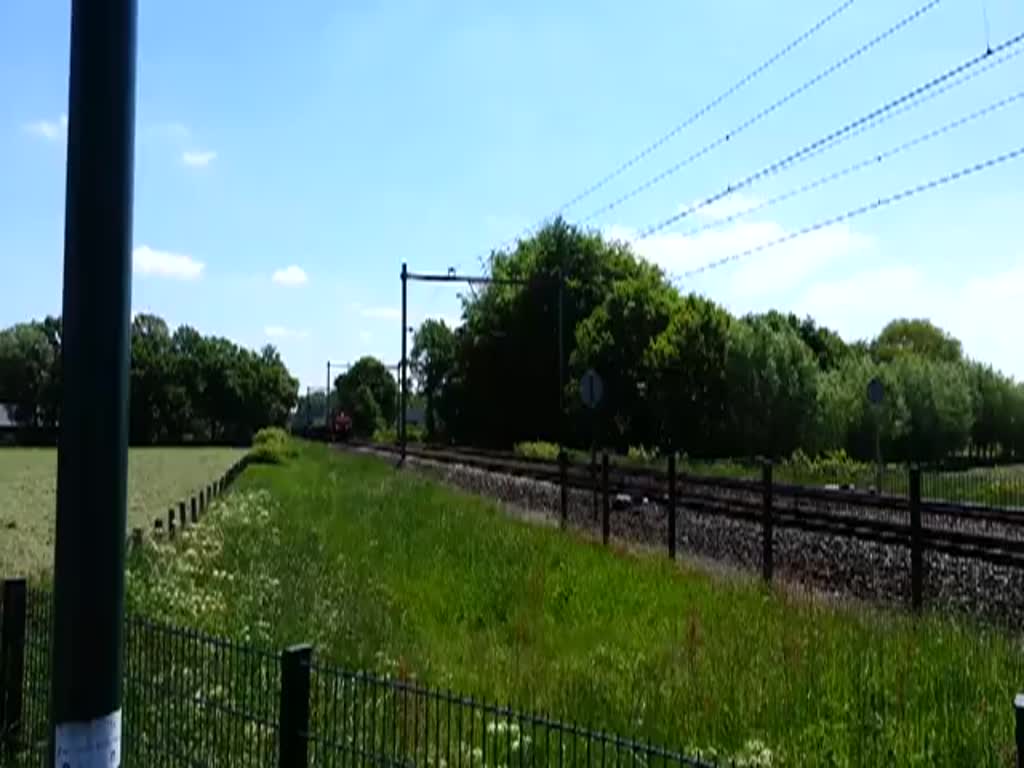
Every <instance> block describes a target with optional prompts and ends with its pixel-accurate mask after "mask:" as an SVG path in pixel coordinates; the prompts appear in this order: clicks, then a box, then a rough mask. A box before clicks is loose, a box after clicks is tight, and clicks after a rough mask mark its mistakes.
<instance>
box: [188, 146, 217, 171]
mask: <svg viewBox="0 0 1024 768" xmlns="http://www.w3.org/2000/svg"><path fill="white" fill-rule="evenodd" d="M216 159H217V153H216V152H212V151H210V150H203V151H199V150H194V149H190V150H185V151H184V152H182V153H181V161H182V162H183V163H184V164H185V165H187V166H188V167H189V168H205V167H206V166H208V165H209V164H210V163H212V162H213V161H214V160H216Z"/></svg>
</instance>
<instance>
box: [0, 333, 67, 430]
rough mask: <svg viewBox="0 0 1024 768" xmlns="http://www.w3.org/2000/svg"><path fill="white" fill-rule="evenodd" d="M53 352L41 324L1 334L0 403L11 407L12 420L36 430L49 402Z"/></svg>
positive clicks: (54, 359)
mask: <svg viewBox="0 0 1024 768" xmlns="http://www.w3.org/2000/svg"><path fill="white" fill-rule="evenodd" d="M58 359H59V351H55V350H54V347H53V346H52V345H51V343H50V340H49V338H48V337H47V334H46V330H45V329H44V327H43V326H42V325H41V324H40V323H34V322H33V323H20V324H18V325H15V326H13V327H11V328H8V329H6V330H4V331H0V403H6V404H8V405H10V406H13V407H12V416H13V417H14V419H15V420H16V421H17V422H18V423H20V424H24V425H26V426H32V427H37V426H40V425H41V424H42V423H43V420H44V417H45V416H46V413H45V411H46V409H45V408H44V404H45V403H46V402H47V401H48V399H50V398H52V385H53V379H52V377H53V375H54V371H55V370H56V366H57V364H58V363H57V360H58Z"/></svg>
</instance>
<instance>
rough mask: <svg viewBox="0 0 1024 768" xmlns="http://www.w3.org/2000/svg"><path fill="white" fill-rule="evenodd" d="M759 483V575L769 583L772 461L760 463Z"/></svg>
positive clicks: (772, 564) (772, 554)
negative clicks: (760, 487) (762, 504)
mask: <svg viewBox="0 0 1024 768" xmlns="http://www.w3.org/2000/svg"><path fill="white" fill-rule="evenodd" d="M761 485H762V493H763V495H764V499H763V501H764V512H763V515H762V518H761V528H762V530H761V536H762V543H763V548H762V551H761V576H762V578H763V579H764V580H765V581H766V582H768V583H771V580H772V574H773V573H774V571H775V548H774V540H773V539H774V533H775V521H774V519H773V509H772V507H773V500H772V495H773V491H772V485H773V483H772V463H771V461H765V462H764V464H762V465H761Z"/></svg>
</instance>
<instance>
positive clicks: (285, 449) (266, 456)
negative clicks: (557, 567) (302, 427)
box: [248, 427, 298, 464]
mask: <svg viewBox="0 0 1024 768" xmlns="http://www.w3.org/2000/svg"><path fill="white" fill-rule="evenodd" d="M297 455H298V451H297V450H296V449H295V445H294V443H292V439H291V438H290V437H289V436H288V433H287V432H285V431H284V430H283V429H281V428H280V427H267V428H266V429H261V430H260V431H259V432H257V433H256V435H255V436H254V437H253V439H252V449H250V451H249V455H248V458H249V461H250V462H253V463H254V464H284V463H285V461H287V460H288V459H289V458H292V457H294V456H297Z"/></svg>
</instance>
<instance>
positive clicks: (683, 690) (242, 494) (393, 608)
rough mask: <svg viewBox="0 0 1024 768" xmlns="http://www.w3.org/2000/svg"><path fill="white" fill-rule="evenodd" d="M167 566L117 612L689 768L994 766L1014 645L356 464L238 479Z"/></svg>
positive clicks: (158, 563)
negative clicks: (451, 692) (544, 724)
mask: <svg viewBox="0 0 1024 768" xmlns="http://www.w3.org/2000/svg"><path fill="white" fill-rule="evenodd" d="M173 546H174V550H175V551H171V550H170V548H168V547H151V548H149V549H148V550H146V551H145V552H144V553H140V554H138V555H136V557H135V560H134V562H133V563H132V570H131V575H130V578H129V592H130V604H131V606H132V608H133V610H136V611H142V612H145V613H146V614H147V615H152V616H159V617H161V618H164V619H167V620H169V621H174V622H180V623H184V624H187V625H190V626H198V627H201V628H204V629H207V630H209V631H213V632H217V633H222V634H227V635H230V636H232V637H236V638H241V639H245V640H248V641H251V642H254V643H258V644H260V645H266V646H270V647H281V646H283V645H285V644H287V643H291V642H296V641H309V642H312V643H314V644H315V647H316V649H317V653H318V654H319V655H320V656H321V657H324V658H328V659H331V660H333V661H336V662H339V663H342V664H345V665H348V666H360V667H370V668H373V669H376V670H379V671H387V672H390V673H391V674H394V675H397V676H401V677H406V678H408V677H415V678H417V679H419V680H421V681H422V682H424V683H426V684H429V685H432V686H442V687H451V688H452V689H455V690H458V691H462V692H465V693H470V694H473V695H477V696H485V697H487V698H488V699H491V700H498V701H501V702H511V703H512V704H513V705H514V706H517V707H521V708H527V709H531V710H533V709H536V710H543V711H547V712H549V713H551V714H552V715H554V716H557V717H560V718H564V719H567V720H577V721H579V722H581V723H586V724H588V725H590V726H592V727H595V728H604V729H608V730H610V731H614V732H618V733H620V734H623V735H637V736H641V737H644V738H650V739H651V740H652V741H654V742H657V743H661V744H664V745H666V746H670V747H675V748H682V749H685V750H688V751H690V752H693V751H694V750H696V749H700V750H708V749H709V748H714V749H716V750H717V751H718V754H719V755H732V756H736V755H740V754H743V753H744V751H749V748H750V745H751V744H752V743H754V742H760V743H763V744H764V745H766V746H767V748H768V750H769V751H770V753H771V755H772V756H773V761H772V762H771V763H770V764H771V765H773V766H777V765H801V766H815V765H883V764H884V765H894V766H910V765H937V766H963V765H972V766H979V765H1008V764H1010V762H1011V755H1012V751H1011V749H1012V743H1013V715H1012V706H1011V702H1012V698H1013V695H1014V693H1015V692H1016V691H1017V690H1018V689H1019V688H1020V687H1021V686H1022V685H1024V651H1022V649H1021V645H1020V641H1019V638H1011V637H1009V636H1007V635H1005V634H1003V633H1000V632H998V631H995V630H991V629H985V628H979V627H972V626H969V625H965V624H961V623H957V622H954V621H953V620H950V619H945V618H941V617H925V618H922V619H918V620H914V619H911V618H908V617H903V616H897V615H892V614H888V613H882V612H876V611H871V610H865V609H854V608H844V607H837V606H834V605H825V604H822V603H820V602H814V601H810V600H808V599H806V598H803V597H799V596H795V595H793V594H791V593H787V592H786V591H783V590H780V589H775V590H765V589H764V588H762V587H760V586H759V585H758V584H756V583H751V582H743V581H741V580H735V579H733V580H728V581H726V580H723V578H722V577H713V576H709V575H705V574H702V573H699V572H696V571H694V570H692V569H688V568H686V567H683V568H679V567H676V566H673V565H672V564H670V563H668V562H667V561H665V559H664V558H663V557H653V556H652V557H642V556H635V555H631V554H625V553H622V552H608V551H605V550H603V549H602V548H601V547H600V546H597V545H594V544H590V543H585V542H582V541H580V540H578V539H575V538H574V537H572V536H570V535H566V534H563V533H560V532H559V531H557V530H552V529H547V528H540V527H531V526H530V525H528V524H525V523H521V522H518V521H515V520H512V519H510V518H508V517H507V516H505V515H504V514H503V513H502V512H501V511H500V509H499V508H498V507H497V506H496V505H495V504H493V503H490V502H488V501H485V500H481V499H478V498H475V497H472V496H469V495H466V494H463V493H460V492H456V491H452V490H450V489H446V488H443V487H440V486H438V485H436V484H434V483H431V482H428V481H426V480H423V479H419V478H417V477H414V476H412V475H410V474H407V473H396V472H395V470H394V469H393V468H392V467H391V466H390V465H388V464H386V463H384V462H381V461H378V460H375V459H371V458H362V457H353V456H347V455H341V454H338V453H336V452H333V451H331V450H330V449H328V448H325V447H323V446H313V445H308V446H302V447H301V448H300V450H299V454H298V456H297V457H295V458H293V459H291V460H289V461H288V462H287V463H285V464H283V465H279V466H264V465H260V466H252V467H250V468H249V469H247V470H246V472H245V473H244V474H243V475H242V477H241V478H240V479H239V481H238V482H237V484H236V486H235V489H234V491H233V493H232V494H230V495H228V496H227V497H225V499H224V500H223V501H221V502H218V503H217V504H215V505H214V507H213V509H212V511H211V513H210V514H209V515H208V516H207V518H206V519H205V521H204V522H203V524H202V525H200V527H199V529H198V530H195V531H192V532H190V533H189V534H188V535H186V536H185V537H179V540H178V541H177V542H176V543H175V544H174V545H173ZM705 754H708V753H707V752H706V753H705Z"/></svg>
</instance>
